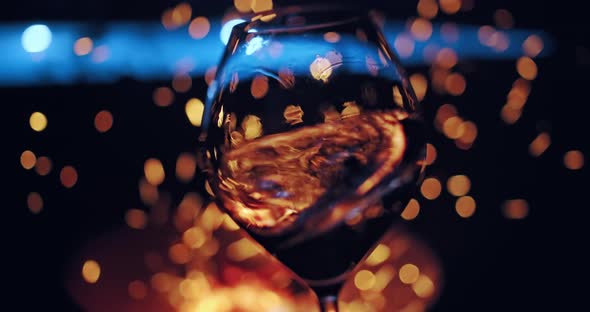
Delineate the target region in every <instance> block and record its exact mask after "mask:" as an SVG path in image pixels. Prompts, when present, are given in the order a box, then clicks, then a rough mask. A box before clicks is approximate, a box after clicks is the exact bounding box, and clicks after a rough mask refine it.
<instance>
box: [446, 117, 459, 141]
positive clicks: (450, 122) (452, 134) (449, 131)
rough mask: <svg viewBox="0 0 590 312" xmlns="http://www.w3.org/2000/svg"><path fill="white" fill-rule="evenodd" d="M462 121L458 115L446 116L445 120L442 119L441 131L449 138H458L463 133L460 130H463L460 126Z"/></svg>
mask: <svg viewBox="0 0 590 312" xmlns="http://www.w3.org/2000/svg"><path fill="white" fill-rule="evenodd" d="M462 123H463V120H462V119H461V118H460V117H457V116H453V117H450V118H448V119H447V120H445V121H444V123H443V125H442V130H443V133H444V134H445V135H446V136H447V137H448V138H449V139H458V138H460V137H461V136H462V135H463V133H462V132H461V131H463V130H464V129H462V128H461V127H460V126H461V124H462Z"/></svg>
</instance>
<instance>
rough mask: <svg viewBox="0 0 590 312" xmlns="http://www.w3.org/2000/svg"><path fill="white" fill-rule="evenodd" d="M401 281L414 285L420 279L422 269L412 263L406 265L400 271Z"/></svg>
mask: <svg viewBox="0 0 590 312" xmlns="http://www.w3.org/2000/svg"><path fill="white" fill-rule="evenodd" d="M398 276H399V280H400V281H401V282H402V283H404V284H413V283H415V282H416V281H418V278H419V277H420V269H419V268H418V267H417V266H416V265H415V264H412V263H406V264H404V265H402V266H401V268H400V269H399V275H398Z"/></svg>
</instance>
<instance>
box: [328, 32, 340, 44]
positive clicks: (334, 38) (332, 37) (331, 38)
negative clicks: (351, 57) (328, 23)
mask: <svg viewBox="0 0 590 312" xmlns="http://www.w3.org/2000/svg"><path fill="white" fill-rule="evenodd" d="M324 40H326V42H329V43H336V42H338V41H340V34H338V33H337V32H333V31H329V32H327V33H325V34H324Z"/></svg>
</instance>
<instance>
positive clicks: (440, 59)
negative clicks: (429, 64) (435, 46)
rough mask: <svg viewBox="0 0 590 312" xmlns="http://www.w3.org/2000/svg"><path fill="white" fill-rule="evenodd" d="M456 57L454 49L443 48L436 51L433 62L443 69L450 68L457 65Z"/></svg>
mask: <svg viewBox="0 0 590 312" xmlns="http://www.w3.org/2000/svg"><path fill="white" fill-rule="evenodd" d="M457 61H458V57H457V53H456V52H455V50H453V49H451V48H444V49H441V50H440V51H438V53H437V54H436V57H435V59H434V63H435V64H436V65H437V66H439V67H442V68H444V69H451V68H453V66H455V65H457Z"/></svg>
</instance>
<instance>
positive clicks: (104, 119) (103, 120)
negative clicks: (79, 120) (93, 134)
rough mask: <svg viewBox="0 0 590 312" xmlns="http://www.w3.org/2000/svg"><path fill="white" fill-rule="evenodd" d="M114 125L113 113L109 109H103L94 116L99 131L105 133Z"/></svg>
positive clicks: (95, 125)
mask: <svg viewBox="0 0 590 312" xmlns="http://www.w3.org/2000/svg"><path fill="white" fill-rule="evenodd" d="M112 126H113V114H111V112H109V111H108V110H102V111H100V112H98V114H96V116H95V117H94V127H95V128H96V130H98V132H100V133H104V132H107V131H109V130H110V129H111V127H112Z"/></svg>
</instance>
